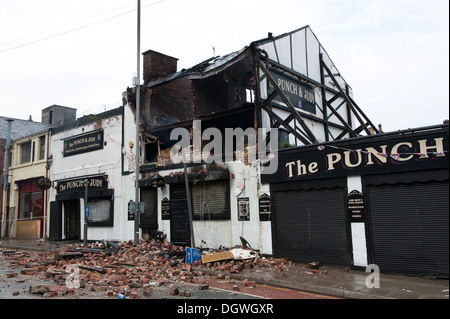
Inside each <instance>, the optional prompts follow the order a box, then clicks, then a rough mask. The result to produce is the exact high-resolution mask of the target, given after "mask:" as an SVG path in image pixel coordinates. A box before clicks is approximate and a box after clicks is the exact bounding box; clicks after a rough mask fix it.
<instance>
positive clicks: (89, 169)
mask: <svg viewBox="0 0 450 319" xmlns="http://www.w3.org/2000/svg"><path fill="white" fill-rule="evenodd" d="M124 112H125V116H124V121H125V125H124V127H125V132H124V147H123V148H122V116H121V115H116V116H112V117H109V118H106V119H102V120H100V121H98V122H95V123H90V124H87V125H84V126H80V127H76V128H72V129H69V130H66V131H63V132H59V133H57V134H54V135H53V136H52V137H51V141H52V142H51V154H52V155H53V164H52V166H51V168H50V179H51V180H52V181H56V182H57V181H58V180H64V179H75V178H78V177H83V176H88V175H99V174H106V175H107V176H108V179H109V183H108V184H109V185H108V186H109V188H110V189H114V227H95V226H89V227H88V236H87V238H88V240H102V239H107V240H129V239H133V238H134V221H128V215H127V212H128V201H129V200H134V174H128V175H122V161H121V155H122V153H123V154H124V170H125V171H127V170H128V168H129V167H128V166H129V165H128V164H129V163H130V162H132V161H131V160H130V158H131V159H132V160H134V158H135V157H134V156H133V153H134V151H135V147H134V149H130V147H129V145H128V141H129V140H131V138H130V136H132V133H131V132H133V131H135V126H134V125H135V124H134V115H133V114H132V113H131V111H130V110H129V108H128V107H125V110H124ZM100 128H102V129H103V130H104V148H103V149H102V150H97V151H92V152H87V153H82V154H78V155H73V156H68V157H63V147H64V139H66V138H69V137H72V136H74V135H78V134H83V133H89V132H91V131H94V130H97V129H100ZM134 139H135V138H133V139H132V140H133V141H134ZM56 195H57V192H56V189H54V188H51V189H50V201H54V200H55V197H56ZM80 205H81V212H82V213H81V214H80V215H81V216H80V218H81V221H80V224H81V225H80V227H81V239H82V238H83V227H84V199H83V198H82V199H81V200H80ZM48 230H49V227H47V233H48ZM63 233H64V232H63Z"/></svg>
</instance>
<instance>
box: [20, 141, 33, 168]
mask: <svg viewBox="0 0 450 319" xmlns="http://www.w3.org/2000/svg"><path fill="white" fill-rule="evenodd" d="M20 150H21V161H20V163H21V164H23V163H29V162H31V142H27V143H23V144H22V145H21V147H20Z"/></svg>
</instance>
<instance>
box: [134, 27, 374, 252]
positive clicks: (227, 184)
mask: <svg viewBox="0 0 450 319" xmlns="http://www.w3.org/2000/svg"><path fill="white" fill-rule="evenodd" d="M143 56H144V84H143V86H142V90H141V92H140V94H141V101H143V102H142V104H141V115H142V116H141V133H142V141H141V142H142V163H141V167H140V170H141V173H142V176H141V179H140V194H141V201H143V202H144V203H145V213H144V214H143V215H142V216H141V223H140V227H141V228H142V231H143V233H148V234H149V235H151V234H152V233H154V232H155V231H156V230H161V231H163V232H164V233H166V234H167V235H168V237H169V240H171V241H172V242H175V243H181V244H186V245H190V244H192V240H194V241H195V243H196V244H197V246H202V245H203V246H208V247H219V246H225V247H232V246H235V245H239V244H240V243H241V242H240V237H243V238H246V239H247V241H248V242H249V243H250V244H251V245H252V247H253V248H255V249H259V250H260V251H261V252H262V253H263V254H269V255H270V254H272V225H271V208H270V189H269V184H263V183H261V179H260V176H261V168H262V166H263V165H266V166H267V165H269V166H270V164H271V163H273V162H274V161H275V162H276V160H277V152H278V149H279V148H283V147H293V146H302V145H310V144H315V143H319V142H326V141H332V140H340V139H345V138H349V137H355V136H360V135H361V134H367V135H370V134H373V133H377V132H378V131H377V129H376V128H375V127H374V125H373V124H372V123H371V122H370V120H369V119H367V117H365V115H364V114H363V113H362V111H361V110H360V108H359V107H358V106H357V105H356V103H355V102H354V101H353V99H352V90H351V88H350V86H348V85H347V83H346V82H345V80H344V79H343V78H342V77H341V75H340V73H339V72H338V71H337V69H336V67H335V66H334V64H333V63H332V61H331V59H330V58H329V56H328V54H327V53H326V51H325V50H324V49H323V47H322V46H321V44H320V43H319V41H318V40H317V38H316V37H315V35H314V34H313V33H312V31H311V29H310V28H309V27H308V26H306V27H304V28H301V29H298V30H295V31H293V32H290V33H286V34H283V35H281V36H278V37H273V36H271V35H269V37H268V38H266V39H263V40H259V41H255V42H253V43H251V44H250V45H249V46H246V47H244V48H243V49H241V50H239V51H236V52H233V53H231V54H228V55H225V56H222V57H214V58H211V59H209V60H206V61H204V62H202V63H199V64H198V65H195V66H193V67H192V68H189V69H183V70H181V71H178V72H177V71H176V70H177V59H176V58H173V57H170V56H167V55H164V54H161V53H158V52H155V51H147V52H145V53H144V54H143ZM135 94H136V92H135V91H134V90H133V89H128V103H130V105H131V107H132V108H134V107H135V105H134V101H135ZM180 129H181V131H180ZM183 130H184V131H183ZM183 132H187V133H185V134H183ZM180 137H181V139H180ZM180 142H181V144H183V143H184V144H183V145H180ZM181 152H183V156H184V157H183V159H184V160H183V162H184V164H185V165H183V163H181V162H180V161H174V156H177V155H180V154H181ZM186 176H187V177H186ZM185 178H187V179H188V183H187V184H186V183H185ZM158 180H159V182H157V181H158ZM153 186H159V187H153ZM186 186H187V187H186ZM186 191H187V192H186ZM186 194H190V195H188V196H190V198H187V197H186V196H187V195H186ZM189 206H191V207H189ZM189 210H191V211H192V220H193V223H192V225H193V226H190V221H189ZM191 230H194V235H193V236H192V237H191V235H192V234H191Z"/></svg>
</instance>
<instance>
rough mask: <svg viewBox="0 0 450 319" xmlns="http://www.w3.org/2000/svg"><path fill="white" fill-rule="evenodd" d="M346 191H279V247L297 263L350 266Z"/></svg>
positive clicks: (282, 255) (277, 217) (277, 233)
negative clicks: (345, 202)
mask: <svg viewBox="0 0 450 319" xmlns="http://www.w3.org/2000/svg"><path fill="white" fill-rule="evenodd" d="M344 192H345V190H344V189H343V188H333V189H310V190H298V191H278V192H275V200H274V204H275V225H276V226H275V227H276V238H275V239H274V240H275V245H276V246H275V247H276V254H277V255H278V257H285V258H290V259H292V260H293V261H295V262H312V261H318V262H320V263H322V264H329V265H348V264H349V258H348V256H349V253H348V245H347V232H346V224H345V208H344V198H345V194H344Z"/></svg>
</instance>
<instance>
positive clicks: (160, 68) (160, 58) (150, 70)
mask: <svg viewBox="0 0 450 319" xmlns="http://www.w3.org/2000/svg"><path fill="white" fill-rule="evenodd" d="M143 56H144V85H145V84H148V83H150V82H153V81H155V80H157V79H159V78H162V77H165V76H167V75H170V74H173V73H176V72H177V62H178V59H176V58H173V57H171V56H168V55H165V54H162V53H159V52H156V51H152V50H149V51H147V52H144V53H143Z"/></svg>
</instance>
